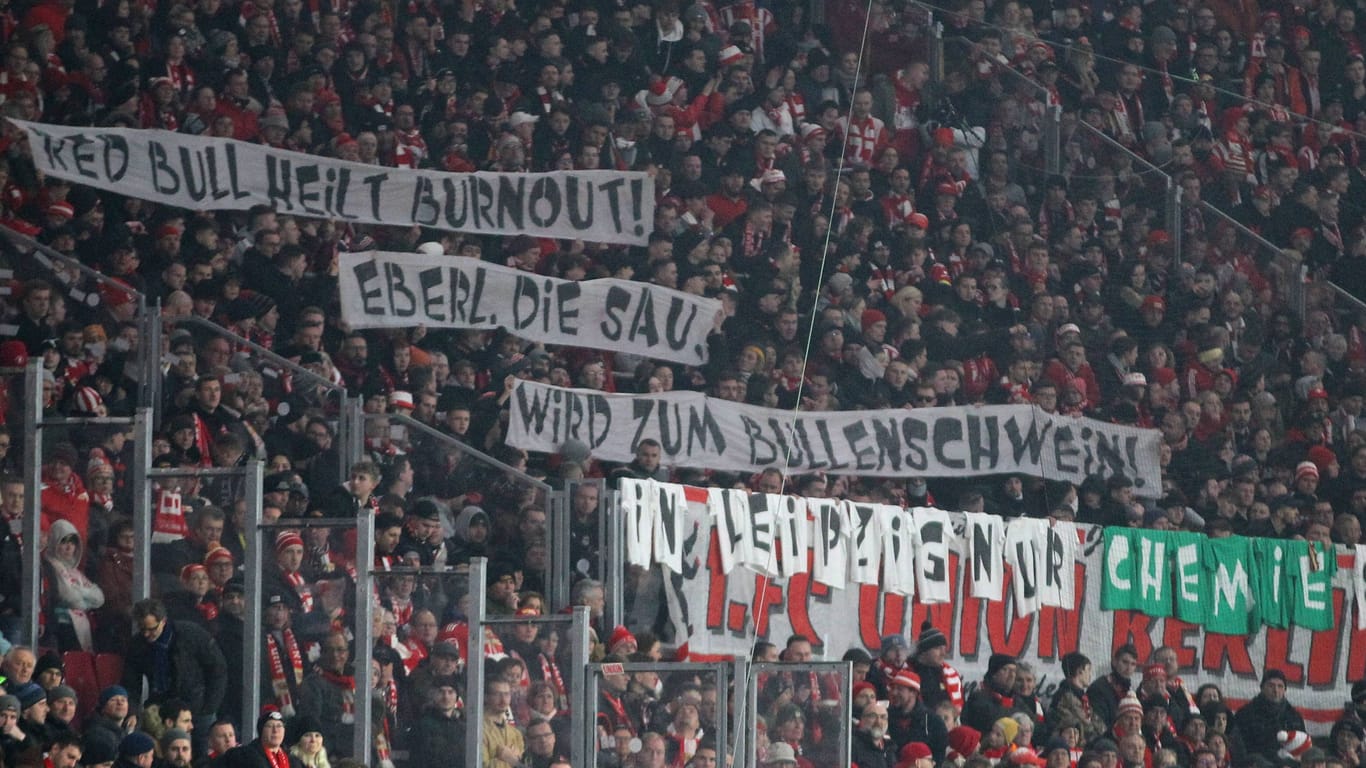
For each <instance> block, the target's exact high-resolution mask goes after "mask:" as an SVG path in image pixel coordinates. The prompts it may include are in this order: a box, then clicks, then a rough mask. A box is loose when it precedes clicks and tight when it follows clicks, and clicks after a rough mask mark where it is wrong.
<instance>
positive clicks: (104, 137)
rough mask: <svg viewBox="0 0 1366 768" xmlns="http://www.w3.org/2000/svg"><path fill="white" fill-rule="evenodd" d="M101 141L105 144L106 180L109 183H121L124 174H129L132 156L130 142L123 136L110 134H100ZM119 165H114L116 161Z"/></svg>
mask: <svg viewBox="0 0 1366 768" xmlns="http://www.w3.org/2000/svg"><path fill="white" fill-rule="evenodd" d="M100 141H101V142H102V143H103V144H104V180H105V181H108V182H115V183H117V182H119V181H122V180H123V176H124V174H126V173H128V158H129V155H130V154H131V153H130V152H129V151H128V140H127V139H125V138H123V137H122V136H116V135H114V134H110V133H104V134H100ZM116 158H117V159H118V160H119V164H118V165H117V166H116V165H115V164H114V160H115V159H116Z"/></svg>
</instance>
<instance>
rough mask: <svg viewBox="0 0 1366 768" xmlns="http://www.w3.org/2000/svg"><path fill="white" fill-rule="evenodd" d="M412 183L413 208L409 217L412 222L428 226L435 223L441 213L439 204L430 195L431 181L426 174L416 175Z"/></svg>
mask: <svg viewBox="0 0 1366 768" xmlns="http://www.w3.org/2000/svg"><path fill="white" fill-rule="evenodd" d="M415 181H416V183H415V184H413V208H412V211H411V212H410V213H409V218H410V219H411V220H412V222H413V223H414V224H420V225H422V226H424V227H430V226H432V225H434V224H436V217H437V216H439V215H440V214H441V206H440V204H438V203H437V202H436V197H435V196H434V195H432V182H431V180H430V179H428V178H427V177H426V176H418V177H417V179H416V180H415Z"/></svg>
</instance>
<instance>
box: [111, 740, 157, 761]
mask: <svg viewBox="0 0 1366 768" xmlns="http://www.w3.org/2000/svg"><path fill="white" fill-rule="evenodd" d="M156 748H157V743H156V742H155V741H153V740H152V737H151V736H148V735H147V734H146V733H143V732H142V731H133V732H132V733H130V734H128V735H127V736H124V737H123V739H122V740H121V741H120V742H119V746H118V759H117V760H115V761H114V766H115V768H152V763H153V761H155V760H156Z"/></svg>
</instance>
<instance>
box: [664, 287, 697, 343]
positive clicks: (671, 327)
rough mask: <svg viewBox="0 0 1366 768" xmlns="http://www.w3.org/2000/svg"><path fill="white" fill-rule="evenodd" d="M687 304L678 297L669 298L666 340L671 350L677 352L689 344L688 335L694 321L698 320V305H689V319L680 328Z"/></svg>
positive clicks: (665, 331)
mask: <svg viewBox="0 0 1366 768" xmlns="http://www.w3.org/2000/svg"><path fill="white" fill-rule="evenodd" d="M684 306H685V302H684V301H683V300H682V299H681V298H679V297H677V296H672V297H670V298H669V318H668V320H667V323H666V325H665V327H664V340H665V341H666V342H667V343H668V345H669V349H672V350H673V351H675V352H677V351H679V350H681V349H683V347H685V346H687V344H688V333H689V332H690V331H691V330H692V324H693V321H694V320H696V319H697V305H696V304H690V303H689V304H687V305H686V306H687V310H688V319H687V320H686V321H684V322H683V327H682V328H679V327H678V321H679V318H680V317H681V316H682V315H683V310H684Z"/></svg>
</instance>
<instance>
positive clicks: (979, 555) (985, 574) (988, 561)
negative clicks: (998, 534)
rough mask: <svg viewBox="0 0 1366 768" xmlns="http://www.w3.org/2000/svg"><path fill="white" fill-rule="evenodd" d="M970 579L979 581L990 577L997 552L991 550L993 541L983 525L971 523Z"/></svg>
mask: <svg viewBox="0 0 1366 768" xmlns="http://www.w3.org/2000/svg"><path fill="white" fill-rule="evenodd" d="M971 527H972V580H973V582H981V581H985V580H987V579H989V578H991V575H992V572H993V571H995V569H996V559H997V554H996V553H995V552H994V551H992V548H993V547H994V546H995V541H993V540H992V537H991V536H989V535H988V534H990V533H991V529H990V528H988V527H987V526H985V525H972V526H971Z"/></svg>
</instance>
